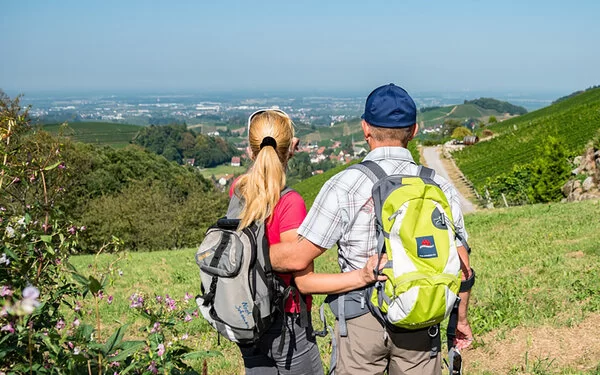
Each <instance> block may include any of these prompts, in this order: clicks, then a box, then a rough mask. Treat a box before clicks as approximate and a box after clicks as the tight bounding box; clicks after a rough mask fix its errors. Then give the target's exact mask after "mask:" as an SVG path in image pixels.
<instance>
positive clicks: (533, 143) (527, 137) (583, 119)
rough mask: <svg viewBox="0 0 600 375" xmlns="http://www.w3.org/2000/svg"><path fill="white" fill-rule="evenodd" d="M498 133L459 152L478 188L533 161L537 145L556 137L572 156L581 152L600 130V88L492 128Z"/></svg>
mask: <svg viewBox="0 0 600 375" xmlns="http://www.w3.org/2000/svg"><path fill="white" fill-rule="evenodd" d="M490 129H491V130H492V131H494V132H495V133H496V134H498V136H497V137H495V138H493V139H492V140H490V141H487V142H480V143H478V144H476V145H474V146H470V147H467V148H465V149H464V150H462V151H460V152H456V153H455V154H454V157H455V159H456V162H457V164H458V167H459V168H460V169H461V171H462V172H463V173H464V174H465V175H466V176H467V178H469V179H470V180H471V181H472V182H473V184H475V186H476V187H477V188H479V189H480V188H482V187H483V185H484V184H485V181H486V179H487V178H489V177H497V176H499V175H500V174H502V173H505V172H508V171H510V170H511V169H512V167H513V166H514V165H519V164H524V163H528V162H530V161H531V160H532V159H533V158H534V157H535V156H536V153H537V146H538V145H539V144H540V143H541V142H544V140H545V139H546V138H547V137H548V136H553V137H555V138H557V139H559V140H560V142H561V143H562V144H563V145H564V146H565V147H566V148H567V149H568V150H569V151H570V152H572V153H580V152H581V151H582V150H583V147H584V146H585V145H586V143H587V142H588V141H589V140H591V139H592V138H593V136H594V135H595V134H596V132H597V131H598V129H600V88H597V89H593V90H590V91H587V92H585V93H582V94H580V95H577V96H575V97H572V98H570V99H566V100H564V101H561V102H560V103H557V104H553V105H551V106H549V107H545V108H542V109H539V110H537V111H534V112H530V113H528V114H525V115H522V116H519V117H515V118H512V119H510V120H506V121H503V122H501V123H498V124H497V125H493V126H491V127H490Z"/></svg>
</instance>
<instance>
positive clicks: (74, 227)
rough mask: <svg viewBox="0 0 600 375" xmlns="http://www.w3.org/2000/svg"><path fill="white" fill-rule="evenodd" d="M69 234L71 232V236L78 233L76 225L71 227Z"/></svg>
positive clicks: (68, 230)
mask: <svg viewBox="0 0 600 375" xmlns="http://www.w3.org/2000/svg"><path fill="white" fill-rule="evenodd" d="M67 232H69V233H70V234H75V233H77V227H76V226H75V225H71V226H70V227H69V229H67Z"/></svg>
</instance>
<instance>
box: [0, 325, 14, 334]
mask: <svg viewBox="0 0 600 375" xmlns="http://www.w3.org/2000/svg"><path fill="white" fill-rule="evenodd" d="M0 331H1V332H8V333H15V328H14V327H13V325H12V323H8V324H7V325H5V326H4V327H2V328H0Z"/></svg>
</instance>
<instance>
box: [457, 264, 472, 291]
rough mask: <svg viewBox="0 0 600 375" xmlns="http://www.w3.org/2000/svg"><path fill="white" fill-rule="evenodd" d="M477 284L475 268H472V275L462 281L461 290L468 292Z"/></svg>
mask: <svg viewBox="0 0 600 375" xmlns="http://www.w3.org/2000/svg"><path fill="white" fill-rule="evenodd" d="M473 285H475V270H474V269H472V268H471V276H470V277H469V278H468V279H466V280H463V281H461V282H460V292H461V293H462V292H468V291H469V290H471V288H473Z"/></svg>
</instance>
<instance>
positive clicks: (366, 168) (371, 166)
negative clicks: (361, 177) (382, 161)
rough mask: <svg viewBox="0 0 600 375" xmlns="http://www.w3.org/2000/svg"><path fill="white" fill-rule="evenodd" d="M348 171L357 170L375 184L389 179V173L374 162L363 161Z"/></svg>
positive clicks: (350, 167)
mask: <svg viewBox="0 0 600 375" xmlns="http://www.w3.org/2000/svg"><path fill="white" fill-rule="evenodd" d="M348 169H357V170H359V171H361V172H362V173H364V174H366V175H367V177H369V179H370V180H371V181H373V183H376V182H377V181H379V180H381V179H382V178H385V177H387V173H385V171H384V170H383V168H381V167H380V166H379V165H378V164H377V163H375V162H374V161H372V160H363V161H362V162H360V163H358V164H353V165H351V166H349V167H348Z"/></svg>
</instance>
